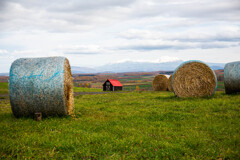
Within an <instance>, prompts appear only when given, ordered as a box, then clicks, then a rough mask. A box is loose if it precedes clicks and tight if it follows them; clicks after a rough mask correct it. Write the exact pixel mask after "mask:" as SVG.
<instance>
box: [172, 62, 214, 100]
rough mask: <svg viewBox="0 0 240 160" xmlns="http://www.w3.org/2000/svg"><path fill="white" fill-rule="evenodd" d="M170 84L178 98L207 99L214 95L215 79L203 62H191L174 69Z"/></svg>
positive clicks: (211, 71)
mask: <svg viewBox="0 0 240 160" xmlns="http://www.w3.org/2000/svg"><path fill="white" fill-rule="evenodd" d="M171 83H172V89H173V92H174V94H175V95H176V96H178V97H207V96H212V95H214V93H215V90H216V88H217V77H216V75H215V73H214V71H213V70H212V69H211V68H210V67H209V66H208V65H207V64H205V63H204V62H201V61H196V60H191V61H187V62H184V63H182V64H181V65H180V66H179V67H178V68H176V69H175V71H174V73H173V75H172V82H171Z"/></svg>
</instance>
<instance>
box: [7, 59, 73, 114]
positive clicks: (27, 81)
mask: <svg viewBox="0 0 240 160" xmlns="http://www.w3.org/2000/svg"><path fill="white" fill-rule="evenodd" d="M9 93H10V103H11V107H12V111H13V114H14V115H15V116H16V117H21V116H32V115H34V113H37V112H41V113H42V115H43V116H50V115H51V116H52V115H67V114H71V113H72V110H73V100H74V98H73V82H72V75H71V68H70V65H69V61H68V60H67V58H65V57H47V58H20V59H18V60H16V61H14V62H13V63H12V66H11V69H10V75H9Z"/></svg>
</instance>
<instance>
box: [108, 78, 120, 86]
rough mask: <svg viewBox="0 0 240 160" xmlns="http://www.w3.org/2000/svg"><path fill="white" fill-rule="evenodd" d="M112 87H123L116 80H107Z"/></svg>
mask: <svg viewBox="0 0 240 160" xmlns="http://www.w3.org/2000/svg"><path fill="white" fill-rule="evenodd" d="M107 80H109V82H110V83H111V84H112V85H113V86H119V87H122V86H123V85H122V84H121V83H120V82H119V81H118V80H117V79H107Z"/></svg>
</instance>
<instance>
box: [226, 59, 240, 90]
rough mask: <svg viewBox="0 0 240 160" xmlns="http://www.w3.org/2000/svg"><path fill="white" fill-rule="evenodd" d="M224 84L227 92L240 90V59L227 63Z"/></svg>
mask: <svg viewBox="0 0 240 160" xmlns="http://www.w3.org/2000/svg"><path fill="white" fill-rule="evenodd" d="M224 86H225V92H226V94H232V93H237V92H240V61H237V62H231V63H227V64H226V65H225V67H224Z"/></svg>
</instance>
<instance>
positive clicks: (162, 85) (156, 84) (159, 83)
mask: <svg viewBox="0 0 240 160" xmlns="http://www.w3.org/2000/svg"><path fill="white" fill-rule="evenodd" d="M152 86H153V90H154V91H166V90H167V86H168V79H167V77H166V76H165V75H162V74H160V75H157V76H155V78H154V79H153V82H152Z"/></svg>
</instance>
